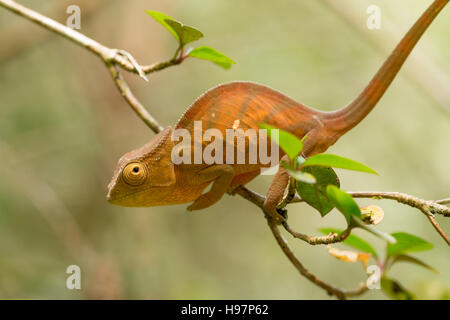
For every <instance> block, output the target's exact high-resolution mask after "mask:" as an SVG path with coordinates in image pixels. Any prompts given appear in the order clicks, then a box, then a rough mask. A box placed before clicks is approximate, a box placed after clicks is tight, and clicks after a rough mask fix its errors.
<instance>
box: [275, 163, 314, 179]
mask: <svg viewBox="0 0 450 320" xmlns="http://www.w3.org/2000/svg"><path fill="white" fill-rule="evenodd" d="M281 165H282V166H283V167H284V168H285V169H286V171H287V173H289V175H290V176H291V177H292V178H294V179H295V180H297V181H301V182H303V183H308V184H314V183H316V178H315V177H314V176H313V175H312V174H310V173H307V172H303V171H299V170H294V168H291V166H289V164H287V163H286V162H284V161H282V162H281Z"/></svg>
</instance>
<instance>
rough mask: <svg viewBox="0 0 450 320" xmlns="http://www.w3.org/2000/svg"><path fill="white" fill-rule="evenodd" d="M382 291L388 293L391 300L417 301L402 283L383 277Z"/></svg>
mask: <svg viewBox="0 0 450 320" xmlns="http://www.w3.org/2000/svg"><path fill="white" fill-rule="evenodd" d="M381 289H382V290H383V291H384V292H386V294H387V295H388V296H389V297H390V298H392V299H395V300H414V299H415V297H414V295H413V294H412V293H411V292H409V291H408V290H406V289H405V288H404V287H403V286H402V285H401V284H400V283H398V282H397V281H396V280H393V279H391V278H388V277H386V276H383V277H381Z"/></svg>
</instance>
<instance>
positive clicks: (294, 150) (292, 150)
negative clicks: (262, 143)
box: [258, 123, 303, 162]
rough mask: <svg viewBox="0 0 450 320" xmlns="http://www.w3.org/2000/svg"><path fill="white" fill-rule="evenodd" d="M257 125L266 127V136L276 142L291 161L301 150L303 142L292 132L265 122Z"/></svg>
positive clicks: (262, 127)
mask: <svg viewBox="0 0 450 320" xmlns="http://www.w3.org/2000/svg"><path fill="white" fill-rule="evenodd" d="M258 125H259V127H260V128H261V129H267V136H268V137H269V138H271V139H272V140H274V141H275V142H276V143H278V145H279V146H280V148H281V149H283V151H284V152H285V153H286V154H287V155H288V157H289V159H290V160H291V162H292V161H293V160H294V159H295V157H297V156H298V154H299V153H300V152H301V151H302V150H303V142H302V141H301V140H300V139H298V138H297V137H296V136H294V135H293V134H292V133H290V132H287V131H284V130H281V129H278V128H276V127H274V126H271V125H268V124H265V123H260V124H258ZM277 138H278V139H277Z"/></svg>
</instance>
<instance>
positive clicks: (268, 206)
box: [264, 156, 289, 223]
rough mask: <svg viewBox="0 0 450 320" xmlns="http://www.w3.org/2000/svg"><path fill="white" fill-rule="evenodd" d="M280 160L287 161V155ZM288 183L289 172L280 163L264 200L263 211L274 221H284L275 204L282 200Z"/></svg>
mask: <svg viewBox="0 0 450 320" xmlns="http://www.w3.org/2000/svg"><path fill="white" fill-rule="evenodd" d="M281 161H286V162H288V161H289V158H288V157H287V156H284V157H283V158H281ZM288 184H289V174H288V173H287V171H286V169H284V167H283V166H281V165H280V167H279V168H278V172H277V173H276V174H275V177H274V178H273V180H272V183H271V184H270V187H269V191H267V195H266V200H265V201H264V211H265V212H266V214H268V215H269V216H270V217H271V218H272V219H273V220H274V222H275V223H281V222H283V221H284V217H282V216H281V215H280V214H279V213H278V211H277V205H278V204H279V203H280V202H281V200H283V196H284V192H285V191H286V188H287V186H288Z"/></svg>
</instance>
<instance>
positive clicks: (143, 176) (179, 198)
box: [108, 0, 449, 222]
mask: <svg viewBox="0 0 450 320" xmlns="http://www.w3.org/2000/svg"><path fill="white" fill-rule="evenodd" d="M448 1H449V0H435V1H434V2H433V3H432V4H431V5H430V7H429V8H428V9H427V10H426V12H425V13H423V15H422V16H421V17H420V18H419V20H418V21H417V22H416V23H415V24H414V25H413V26H412V28H411V29H410V30H409V31H408V33H407V34H406V35H405V36H404V37H403V39H402V40H401V41H400V43H399V44H398V45H397V47H396V48H395V50H394V51H393V53H392V54H391V55H390V56H389V58H388V59H387V60H386V62H385V63H384V64H383V66H382V67H381V68H380V70H379V71H378V72H377V74H376V75H375V76H374V77H373V79H372V80H371V82H370V83H369V85H368V86H367V87H366V88H365V89H364V90H363V92H362V93H361V94H360V95H359V96H358V97H357V98H356V99H355V100H354V101H353V102H351V103H350V104H349V105H348V106H346V107H344V108H342V109H340V110H337V111H334V112H321V111H318V110H314V109H311V108H309V107H307V106H305V105H302V104H300V103H298V102H295V101H294V100H292V99H290V98H289V97H287V96H285V95H283V94H282V93H280V92H278V91H275V90H273V89H270V88H268V87H265V86H262V85H259V84H255V83H249V82H232V83H228V84H223V85H220V86H218V87H216V88H213V89H211V90H209V91H207V92H206V93H205V94H203V95H202V96H201V97H200V98H199V99H197V100H196V101H195V102H194V104H193V105H192V106H191V107H190V108H189V109H188V110H187V111H186V112H185V114H184V115H183V116H182V118H181V119H180V121H179V122H178V123H177V125H176V127H175V129H182V128H184V129H187V130H188V131H189V132H190V134H191V136H192V137H193V128H194V121H202V130H203V132H204V131H206V130H207V129H211V128H213V129H218V130H219V131H220V132H221V133H222V135H223V136H224V137H225V136H226V134H225V130H226V129H232V128H233V129H236V127H238V128H240V129H244V130H246V129H256V130H257V129H258V124H259V123H266V124H270V125H272V126H275V127H277V128H280V129H283V130H286V131H289V132H291V133H293V134H294V135H296V136H297V137H299V138H302V137H303V136H304V135H305V134H307V139H306V141H305V145H304V150H303V156H305V157H308V156H311V155H314V154H316V153H321V152H324V151H325V150H327V149H328V147H330V146H331V145H333V144H334V143H335V142H336V141H337V140H338V139H339V138H340V137H341V136H342V135H343V134H345V133H346V132H347V131H349V130H350V129H352V128H353V127H355V126H356V125H357V124H358V123H359V122H361V120H362V119H364V118H365V117H366V116H367V114H368V113H369V112H370V111H371V110H372V109H373V108H374V107H375V105H376V104H377V102H378V101H379V100H380V98H381V97H382V96H383V94H384V92H385V91H386V90H387V88H388V87H389V85H390V84H391V82H392V81H393V79H394V78H395V76H396V75H397V73H398V71H399V70H400V68H401V66H402V65H403V63H404V61H405V60H406V58H407V57H408V55H409V53H410V52H411V51H412V49H413V48H414V46H415V45H416V43H417V41H418V40H419V39H420V37H421V36H422V34H423V33H424V32H425V30H426V29H427V28H428V26H429V25H430V24H431V22H432V21H433V20H434V18H435V17H436V16H437V15H438V13H439V12H440V11H441V10H442V9H443V8H444V7H445V5H446V4H447V3H448ZM172 132H173V130H172V128H171V127H167V128H166V129H164V130H163V131H162V132H160V133H159V134H158V135H157V136H156V137H154V138H153V139H152V140H151V141H150V142H149V143H148V144H146V145H145V146H143V147H141V148H139V149H137V150H134V151H131V152H129V153H127V154H125V155H124V156H123V157H122V158H121V159H120V160H119V163H118V166H117V168H116V171H115V173H114V176H113V178H112V181H111V183H110V184H109V186H108V189H109V192H108V200H109V201H110V202H112V203H114V204H118V205H123V206H135V207H136V206H157V205H170V204H179V203H187V202H191V201H194V202H193V204H191V205H190V206H189V207H188V209H189V210H198V209H203V208H206V207H209V206H211V205H213V204H214V203H216V202H217V201H219V200H220V198H221V197H222V196H223V194H224V193H225V192H229V191H232V190H233V189H234V188H236V187H238V186H240V185H244V184H246V183H248V182H249V181H250V180H252V179H253V178H255V177H256V176H257V175H258V174H259V173H260V169H261V168H262V167H263V165H261V164H259V163H257V164H254V165H249V164H232V165H228V164H213V165H208V164H205V163H203V164H180V165H174V164H173V163H172V161H171V152H172V148H173V146H174V143H173V141H172V140H171V134H172ZM203 143H204V145H203V146H205V145H207V144H208V143H209V142H203ZM192 146H193V142H192ZM245 147H246V151H248V148H249V145H248V141H247V144H246V146H245ZM224 153H225V152H224ZM246 153H247V154H248V152H246ZM282 155H283V154H281V156H282ZM224 157H225V155H224ZM224 163H225V162H224ZM246 163H248V162H247V161H246ZM288 181H289V177H288V175H287V173H286V172H285V170H284V169H283V168H281V167H280V170H279V172H278V173H277V175H276V176H275V178H274V180H273V182H272V184H271V186H270V188H269V191H268V194H267V197H266V201H265V204H264V207H265V210H266V212H267V213H268V214H269V215H270V216H271V217H273V218H274V219H275V220H276V221H278V222H279V221H280V220H281V219H282V218H280V216H279V215H278V214H277V211H276V205H277V204H278V203H279V201H280V200H281V198H282V197H283V193H284V191H285V189H286V187H287V184H288ZM211 182H212V186H211V190H210V191H208V192H207V193H205V194H202V192H203V191H204V189H205V188H206V187H207V186H208V185H209V184H211Z"/></svg>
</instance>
